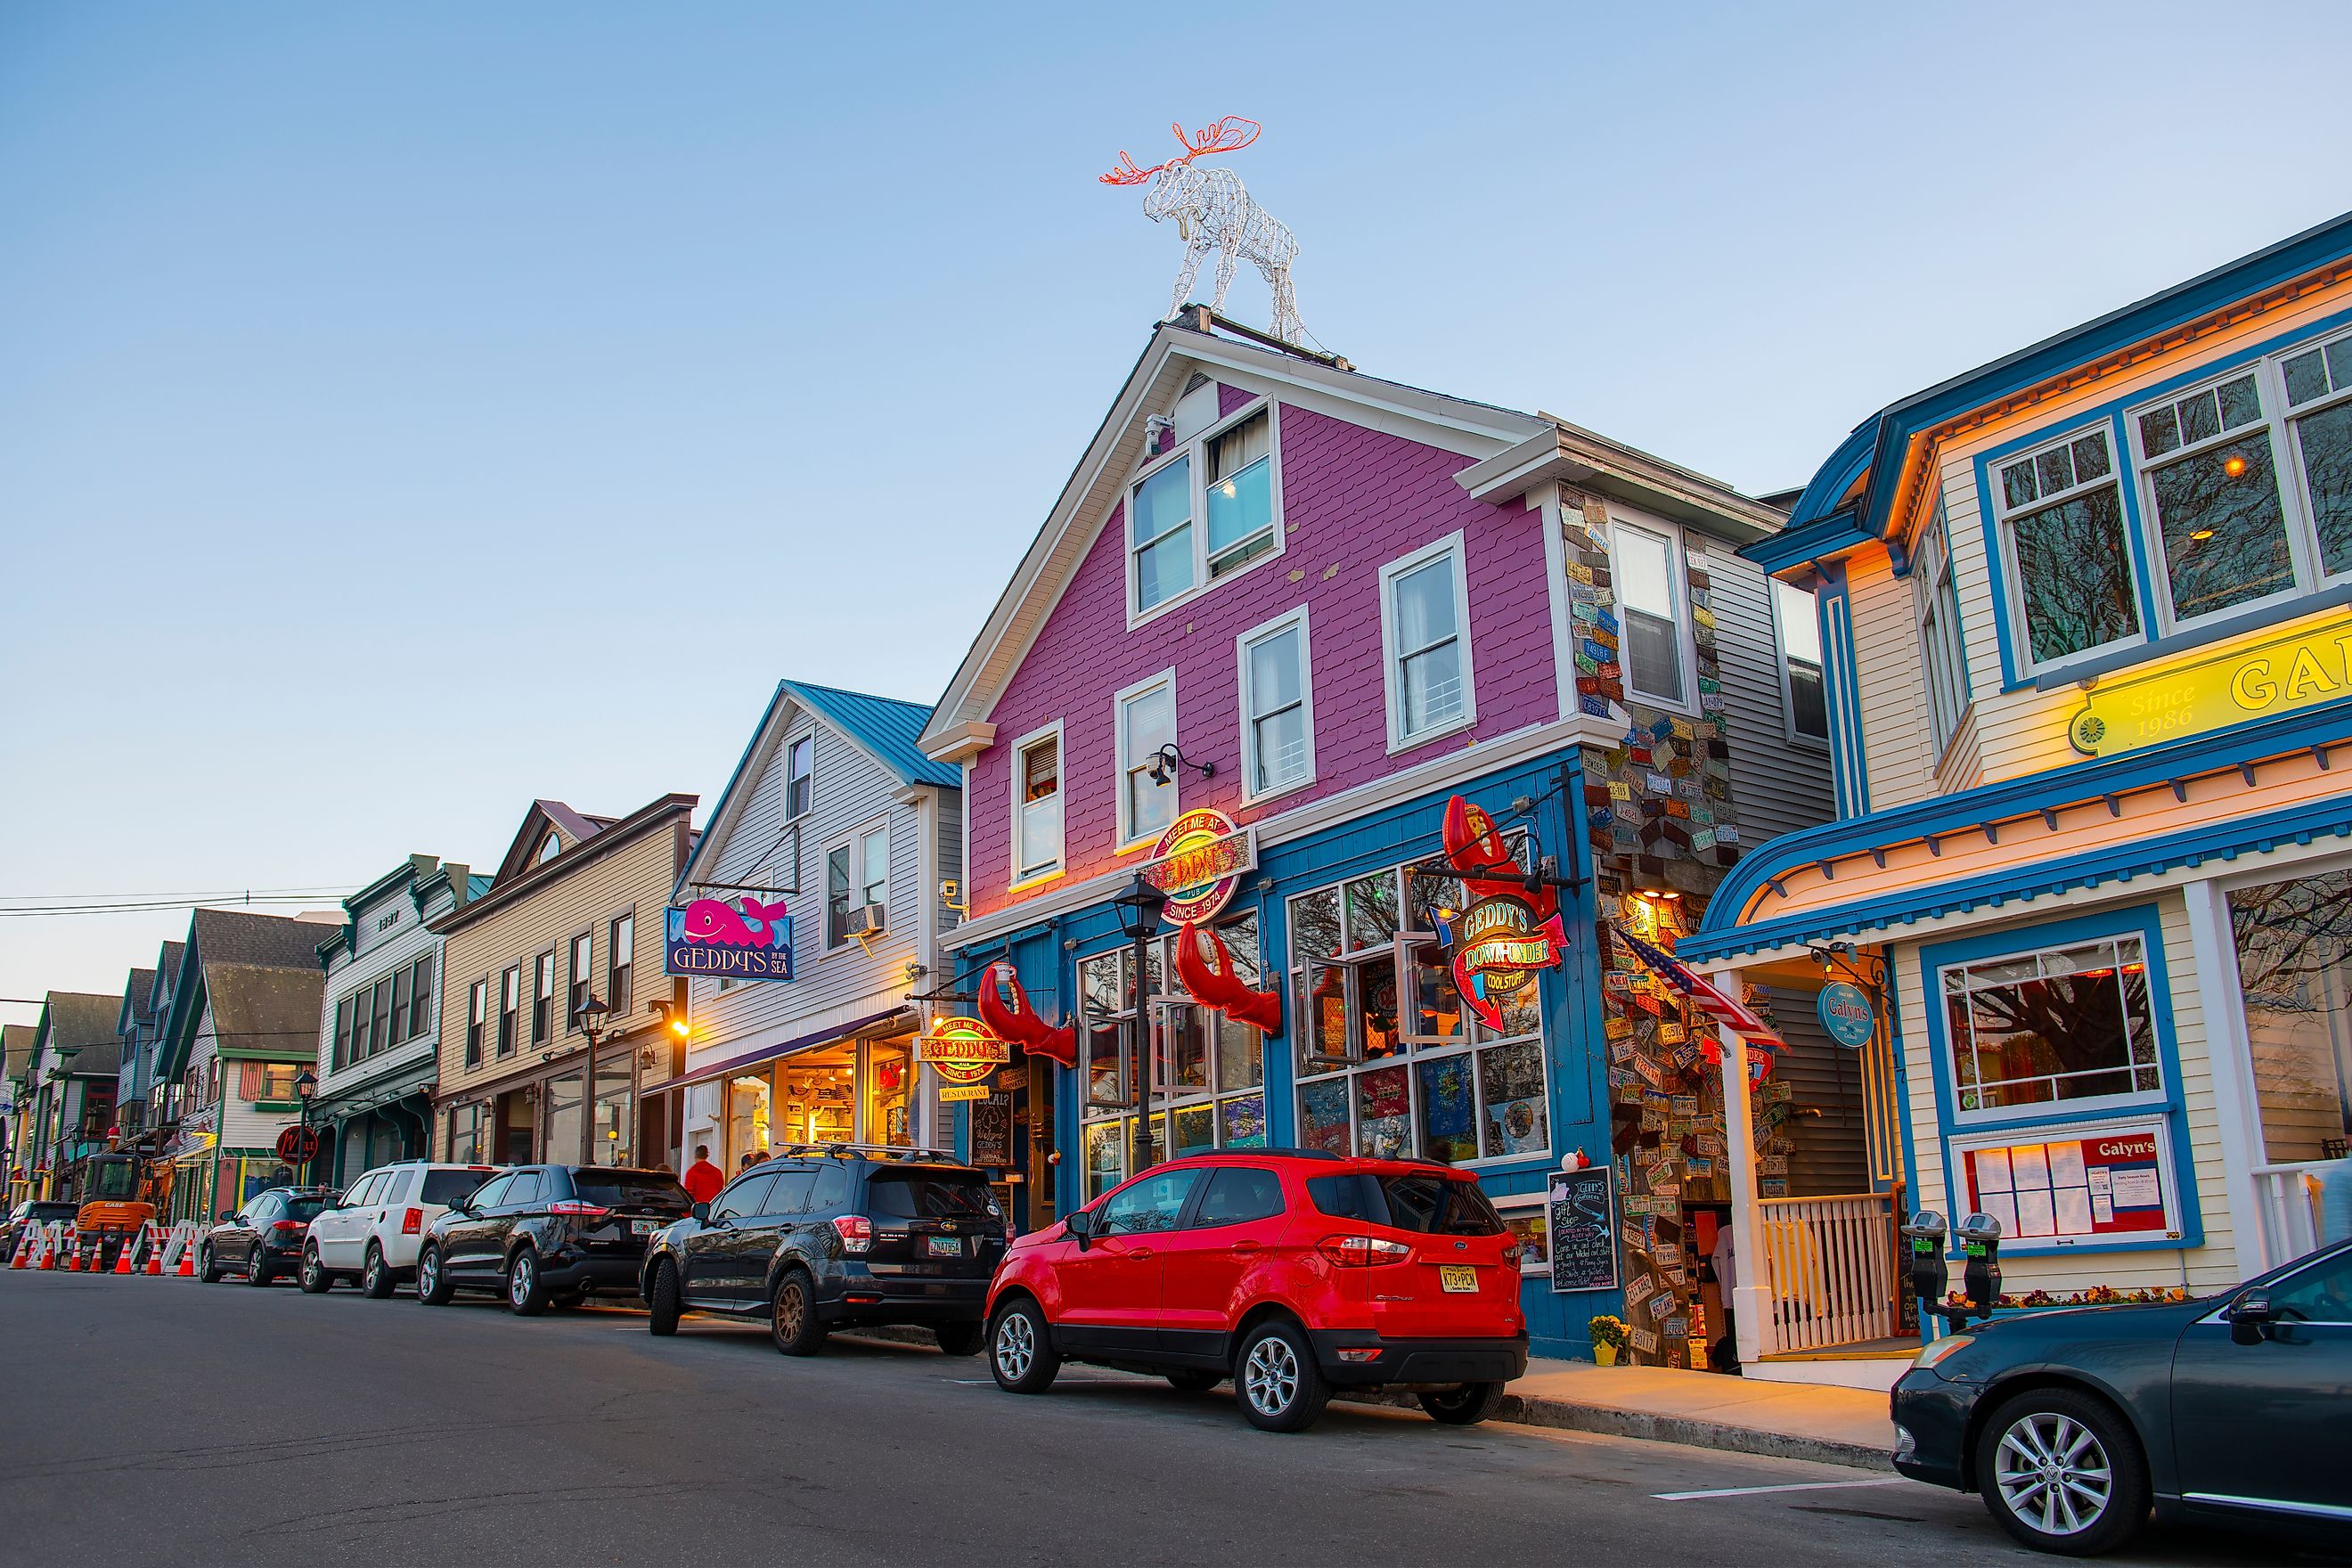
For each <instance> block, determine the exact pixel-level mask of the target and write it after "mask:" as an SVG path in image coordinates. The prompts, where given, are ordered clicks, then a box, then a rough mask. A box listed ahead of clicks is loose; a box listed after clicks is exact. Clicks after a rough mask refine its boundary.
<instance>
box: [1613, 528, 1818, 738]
mask: <svg viewBox="0 0 2352 1568" xmlns="http://www.w3.org/2000/svg"><path fill="white" fill-rule="evenodd" d="M1609 542H1610V550H1611V553H1612V556H1613V558H1614V570H1613V573H1612V582H1613V583H1614V584H1615V585H1616V591H1617V613H1618V616H1619V626H1618V658H1619V662H1620V664H1621V665H1622V668H1623V669H1624V672H1625V694H1626V695H1627V696H1628V697H1631V698H1633V699H1635V700H1640V701H1643V702H1652V703H1657V704H1659V705H1662V706H1664V707H1668V708H1688V707H1690V706H1691V685H1692V677H1691V666H1692V662H1693V661H1692V658H1691V637H1690V615H1689V608H1688V600H1689V596H1690V590H1689V578H1688V577H1687V576H1686V575H1685V573H1684V571H1683V560H1682V556H1683V552H1682V540H1681V537H1680V535H1679V534H1678V533H1677V532H1676V531H1675V529H1673V528H1672V527H1670V526H1665V525H1655V526H1653V525H1650V524H1645V523H1636V522H1629V521H1626V520H1625V519H1623V518H1622V517H1616V516H1612V517H1611V518H1610V520H1609ZM1817 651H1818V650H1817Z"/></svg>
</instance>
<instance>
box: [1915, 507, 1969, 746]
mask: <svg viewBox="0 0 2352 1568" xmlns="http://www.w3.org/2000/svg"><path fill="white" fill-rule="evenodd" d="M1911 604H1912V610H1913V613H1914V614H1915V615H1916V616H1917V617H1918V621H1919V658H1920V667H1921V668H1922V669H1923V670H1924V671H1925V673H1926V675H1927V709H1928V716H1929V718H1930V719H1931V720H1932V721H1934V723H1935V726H1936V749H1937V751H1938V752H1940V751H1942V750H1943V749H1944V748H1945V747H1946V746H1948V745H1950V744H1951V743H1952V733H1953V731H1956V730H1958V728H1959V727H1960V715H1961V714H1963V713H1965V712H1967V711H1968V710H1969V666H1968V649H1967V646H1966V645H1965V644H1964V643H1962V642H1961V640H1960V596H1959V592H1958V589H1957V587H1956V586H1955V585H1954V584H1953V581H1952V552H1951V550H1950V548H1949V547H1948V545H1947V544H1946V542H1945V536H1944V514H1943V512H1942V511H1940V510H1938V511H1937V513H1936V517H1935V520H1934V521H1931V522H1930V523H1928V525H1927V528H1926V529H1925V530H1923V531H1921V533H1920V535H1919V543H1918V548H1917V558H1916V563H1914V565H1913V566H1912V568H1911Z"/></svg>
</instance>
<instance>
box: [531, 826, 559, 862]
mask: <svg viewBox="0 0 2352 1568" xmlns="http://www.w3.org/2000/svg"><path fill="white" fill-rule="evenodd" d="M562 853H563V840H562V839H561V838H558V837H556V836H555V830H554V829H553V828H550V829H548V833H547V837H544V838H542V839H541V840H540V841H539V855H538V857H537V858H535V859H533V860H532V861H531V864H532V865H534V866H544V865H546V864H547V863H548V862H549V861H550V860H552V859H554V858H556V857H557V856H558V855H561V854H562Z"/></svg>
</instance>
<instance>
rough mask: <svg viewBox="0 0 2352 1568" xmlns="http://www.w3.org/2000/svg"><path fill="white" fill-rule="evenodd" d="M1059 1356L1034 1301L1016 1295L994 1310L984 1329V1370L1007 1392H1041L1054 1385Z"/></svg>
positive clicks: (1042, 1315) (1059, 1364) (1059, 1369)
mask: <svg viewBox="0 0 2352 1568" xmlns="http://www.w3.org/2000/svg"><path fill="white" fill-rule="evenodd" d="M1061 1370H1062V1358H1061V1357H1060V1356H1057V1355H1055V1353H1054V1342H1053V1339H1052V1336H1051V1335H1050V1334H1049V1333H1048V1331H1047V1330H1046V1327H1045V1312H1044V1310H1042V1309H1040V1308H1039V1307H1038V1305H1037V1303H1036V1302H1034V1301H1033V1300H1029V1299H1028V1298H1027V1297H1025V1296H1024V1297H1020V1298H1017V1299H1016V1300H1012V1301H1009V1302H1007V1303H1006V1304H1005V1305H1003V1306H1002V1307H999V1308H998V1309H997V1310H996V1321H994V1322H993V1323H992V1324H991V1325H989V1330H988V1371H989V1375H990V1376H992V1377H993V1378H995V1379H996V1386H997V1387H999V1388H1001V1389H1003V1390H1004V1391H1005V1392H1006V1393H1007V1394H1043V1393H1045V1391H1046V1390H1047V1389H1048V1388H1051V1387H1053V1386H1054V1378H1055V1374H1057V1373H1060V1371H1061Z"/></svg>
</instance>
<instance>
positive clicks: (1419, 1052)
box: [1289, 846, 1551, 1164]
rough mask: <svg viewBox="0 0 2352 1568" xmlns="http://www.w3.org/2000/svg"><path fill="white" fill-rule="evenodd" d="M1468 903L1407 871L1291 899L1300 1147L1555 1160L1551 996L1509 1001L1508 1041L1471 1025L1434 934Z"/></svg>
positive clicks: (1455, 887) (1530, 988) (1516, 995)
mask: <svg viewBox="0 0 2352 1568" xmlns="http://www.w3.org/2000/svg"><path fill="white" fill-rule="evenodd" d="M1515 849H1516V850H1517V851H1518V852H1519V853H1522V854H1523V853H1524V848H1523V847H1520V846H1515ZM1461 898H1462V893H1461V887H1460V884H1459V883H1457V882H1454V881H1453V880H1451V879H1444V878H1435V877H1422V876H1407V875H1406V874H1405V873H1404V871H1403V869H1402V868H1392V869H1391V870H1387V871H1382V872H1381V873H1379V874H1378V875H1376V876H1370V877H1358V878H1354V879H1350V880H1349V881H1346V882H1343V883H1340V884H1339V885H1338V886H1336V887H1331V888H1318V889H1314V890H1313V891H1310V892H1306V893H1301V894H1298V895H1297V896H1296V897H1294V898H1292V899H1291V900H1290V904H1289V910H1290V937H1291V942H1290V959H1291V986H1292V995H1293V999H1294V1001H1295V1003H1296V1007H1297V1012H1296V1016H1297V1018H1298V1019H1299V1020H1300V1028H1299V1029H1298V1075H1299V1082H1298V1086H1297V1096H1298V1133H1297V1139H1298V1143H1299V1145H1300V1147H1302V1148H1308V1149H1324V1150H1328V1151H1330V1152H1333V1153H1341V1154H1346V1153H1354V1154H1361V1155H1367V1156H1377V1157H1381V1158H1410V1159H1426V1160H1437V1161H1441V1162H1443V1163H1446V1164H1466V1163H1471V1162H1473V1161H1478V1160H1494V1159H1505V1158H1510V1157H1514V1156H1519V1155H1540V1154H1544V1153H1546V1152H1549V1150H1550V1147H1551V1116H1550V1107H1549V1095H1548V1088H1547V1082H1546V1078H1545V1068H1544V1059H1543V1044H1542V1037H1543V1005H1542V1001H1541V991H1542V987H1541V986H1540V985H1526V986H1522V987H1520V988H1519V989H1518V990H1517V991H1515V992H1512V993H1510V994H1507V996H1505V997H1503V998H1502V999H1501V1007H1502V1021H1503V1027H1502V1029H1501V1030H1500V1031H1499V1032H1497V1031H1495V1030H1491V1029H1488V1028H1487V1027H1486V1026H1485V1025H1484V1024H1481V1023H1479V1022H1478V1021H1477V1020H1475V1018H1473V1017H1472V1016H1471V1015H1470V1013H1469V1010H1468V1009H1467V1008H1465V1006H1464V1005H1463V1004H1462V997H1461V994H1460V993H1459V992H1458V991H1456V990H1455V988H1454V973H1453V970H1452V968H1451V966H1450V964H1449V962H1448V959H1447V956H1446V952H1445V949H1444V944H1443V943H1442V942H1440V941H1439V939H1438V934H1437V931H1436V930H1435V927H1436V925H1437V924H1438V910H1441V909H1458V908H1459V907H1460V903H1461ZM1406 1058H1410V1065H1407V1060H1406ZM1334 1075H1336V1076H1334Z"/></svg>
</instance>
